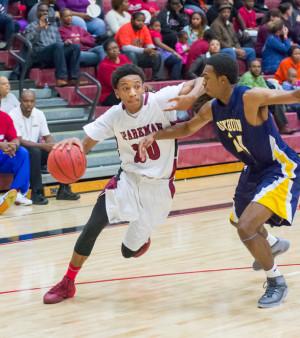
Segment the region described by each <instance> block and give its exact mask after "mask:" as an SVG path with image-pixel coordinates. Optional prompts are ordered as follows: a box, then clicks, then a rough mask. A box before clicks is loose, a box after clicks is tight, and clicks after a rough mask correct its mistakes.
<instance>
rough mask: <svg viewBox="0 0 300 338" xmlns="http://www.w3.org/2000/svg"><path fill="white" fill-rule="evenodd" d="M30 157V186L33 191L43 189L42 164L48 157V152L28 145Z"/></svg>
mask: <svg viewBox="0 0 300 338" xmlns="http://www.w3.org/2000/svg"><path fill="white" fill-rule="evenodd" d="M26 149H27V150H28V152H29V159H30V187H31V189H32V191H33V193H41V192H42V190H43V184H42V173H41V166H42V163H45V162H46V160H47V158H48V153H47V152H46V151H44V150H41V149H40V148H37V147H26Z"/></svg>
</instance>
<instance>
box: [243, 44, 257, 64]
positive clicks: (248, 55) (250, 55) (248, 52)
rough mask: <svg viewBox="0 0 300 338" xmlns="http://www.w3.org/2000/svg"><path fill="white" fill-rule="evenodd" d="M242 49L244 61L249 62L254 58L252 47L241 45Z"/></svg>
mask: <svg viewBox="0 0 300 338" xmlns="http://www.w3.org/2000/svg"><path fill="white" fill-rule="evenodd" d="M243 50H244V51H245V52H246V61H247V63H248V64H249V63H250V62H251V61H253V60H255V58H256V54H255V50H254V49H253V48H249V47H243Z"/></svg>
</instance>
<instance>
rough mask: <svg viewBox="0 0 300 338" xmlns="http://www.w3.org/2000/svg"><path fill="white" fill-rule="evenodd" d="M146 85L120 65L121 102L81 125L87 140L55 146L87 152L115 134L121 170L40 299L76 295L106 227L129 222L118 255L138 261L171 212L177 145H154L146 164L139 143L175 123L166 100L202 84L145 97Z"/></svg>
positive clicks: (116, 81)
mask: <svg viewBox="0 0 300 338" xmlns="http://www.w3.org/2000/svg"><path fill="white" fill-rule="evenodd" d="M144 81H145V77H144V73H143V71H142V70H141V69H140V68H139V67H137V66H135V65H131V64H127V65H124V66H121V67H119V68H118V69H117V70H116V71H115V72H114V73H113V75H112V85H113V88H114V90H115V93H116V96H117V97H118V98H120V99H121V103H120V104H119V105H116V106H113V107H111V108H110V109H109V110H108V111H107V112H105V114H103V115H101V116H100V117H99V118H97V119H96V120H95V121H93V122H91V123H89V124H88V125H86V126H84V131H85V133H86V136H85V138H84V139H83V141H82V142H81V141H80V140H78V139H69V140H64V141H61V142H60V143H58V144H57V145H56V146H54V147H55V148H63V147H71V145H72V144H76V145H78V146H79V147H80V149H81V150H82V151H84V152H85V153H88V152H89V151H90V150H91V149H92V148H93V147H94V146H95V145H96V144H97V143H98V142H101V141H103V140H104V139H106V138H111V137H114V136H115V137H116V139H117V143H118V150H119V154H120V159H121V169H120V171H119V173H118V175H117V176H116V177H114V178H113V179H112V180H111V181H110V182H109V184H108V185H107V186H106V189H105V190H104V191H103V192H102V193H101V194H100V196H99V198H98V200H97V203H96V205H95V206H94V208H93V211H92V214H91V217H90V219H89V220H88V222H87V224H86V225H85V227H84V229H83V231H82V233H81V234H80V236H79V238H78V240H77V242H76V244H75V248H74V252H73V255H72V258H71V262H70V264H69V267H68V269H67V272H66V274H65V276H64V277H63V279H62V280H61V281H60V282H59V283H58V284H56V285H55V286H54V287H53V288H51V289H50V290H49V291H48V292H47V293H46V294H45V296H44V303H46V304H55V303H59V302H61V301H63V300H65V299H67V298H71V297H73V296H74V294H75V278H76V276H77V274H78V272H79V270H80V269H81V267H82V265H83V264H84V262H85V261H86V259H87V258H88V256H89V255H90V254H91V252H92V249H93V246H94V244H95V242H96V239H97V237H98V236H99V234H100V233H101V231H102V230H103V229H104V227H105V226H106V225H108V224H109V223H117V222H122V221H128V222H129V225H128V228H127V231H126V234H125V237H124V239H123V242H122V245H121V252H122V255H123V257H125V258H131V257H139V256H141V255H143V254H144V253H145V252H146V251H147V250H148V248H149V246H150V243H151V242H150V236H151V233H152V231H153V230H154V228H155V226H157V225H158V224H160V223H163V222H164V221H165V219H166V218H167V216H168V214H169V212H170V210H171V205H172V198H173V195H174V192H175V189H174V185H173V180H174V174H175V168H176V144H175V141H174V140H165V141H159V142H154V143H153V144H152V146H151V147H150V148H149V149H148V152H147V153H148V157H149V159H147V160H146V161H142V160H141V158H140V157H139V153H138V144H139V140H140V139H142V138H143V137H144V136H146V135H148V134H149V133H151V132H154V131H157V130H159V129H163V128H167V127H168V126H170V125H171V123H172V121H176V111H175V110H174V109H173V110H171V111H169V112H167V113H166V112H165V111H164V108H167V107H168V105H169V103H168V100H169V98H170V97H176V96H177V95H180V94H187V93H190V95H193V96H195V97H197V96H199V95H200V93H201V91H200V89H201V88H202V84H201V80H193V81H189V82H186V83H184V84H180V85H177V86H168V87H165V88H163V89H161V90H160V91H158V92H156V93H145V90H144ZM153 196H155V199H153Z"/></svg>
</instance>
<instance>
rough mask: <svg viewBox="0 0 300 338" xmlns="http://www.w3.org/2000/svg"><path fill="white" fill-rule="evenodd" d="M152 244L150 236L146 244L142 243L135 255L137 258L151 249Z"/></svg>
mask: <svg viewBox="0 0 300 338" xmlns="http://www.w3.org/2000/svg"><path fill="white" fill-rule="evenodd" d="M150 244H151V239H150V238H149V239H148V242H146V243H145V244H144V245H142V246H141V247H140V248H139V249H138V251H137V252H136V253H135V255H134V256H133V257H135V258H137V257H140V256H142V255H143V254H144V253H145V252H146V251H147V250H148V249H149V247H150Z"/></svg>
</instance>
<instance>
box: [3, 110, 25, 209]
mask: <svg viewBox="0 0 300 338" xmlns="http://www.w3.org/2000/svg"><path fill="white" fill-rule="evenodd" d="M0 173H2V174H3V173H4V174H13V181H12V183H11V185H10V189H15V190H17V191H18V193H17V197H16V200H15V203H16V204H18V205H31V204H32V201H31V200H30V199H28V198H26V194H27V191H28V188H29V155H28V151H27V150H26V149H25V148H23V147H20V141H19V140H18V137H17V133H16V129H15V127H14V123H13V120H12V119H11V117H10V116H9V115H8V114H6V113H4V112H2V111H0Z"/></svg>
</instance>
